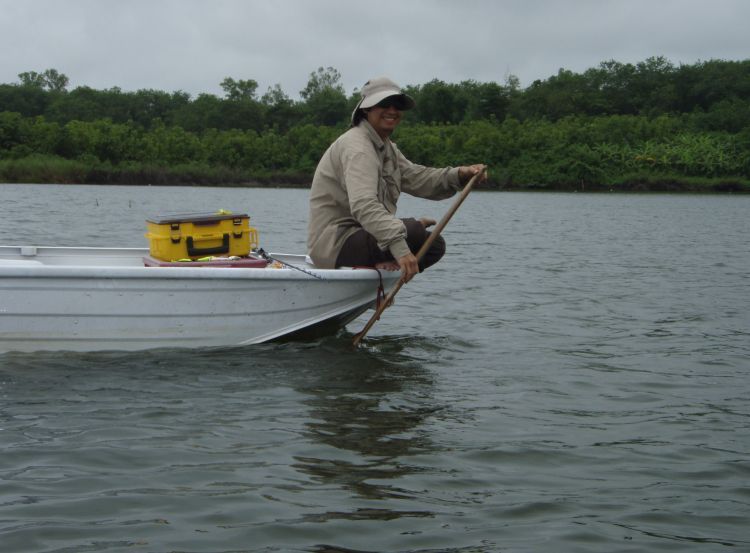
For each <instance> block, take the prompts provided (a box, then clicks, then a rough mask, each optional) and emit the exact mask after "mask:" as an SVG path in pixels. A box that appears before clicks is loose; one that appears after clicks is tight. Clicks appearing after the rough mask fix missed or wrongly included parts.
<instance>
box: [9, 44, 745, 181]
mask: <svg viewBox="0 0 750 553" xmlns="http://www.w3.org/2000/svg"><path fill="white" fill-rule="evenodd" d="M340 79H341V77H340V75H339V73H338V72H337V71H336V70H335V69H333V68H330V67H329V68H327V69H324V68H319V69H318V70H317V71H316V72H313V73H311V75H310V79H309V81H308V84H307V87H306V88H305V89H304V90H302V91H300V98H301V99H300V100H299V101H293V100H291V99H290V98H289V97H288V96H287V95H286V94H285V93H284V92H283V91H282V90H281V88H280V86H279V85H276V86H275V87H271V88H269V90H268V91H267V92H266V93H265V94H264V95H262V96H261V97H258V94H257V83H256V82H255V81H253V80H244V81H243V80H240V81H236V80H234V79H232V78H226V79H225V80H224V81H223V82H222V83H221V86H222V89H223V90H224V92H225V96H224V97H223V98H219V97H217V96H214V95H210V94H200V95H198V96H197V97H196V98H191V97H190V95H189V94H187V93H184V92H175V93H167V92H161V91H155V90H139V91H137V92H123V91H122V90H120V89H119V88H113V89H107V90H94V89H91V88H89V87H78V88H75V89H74V90H71V91H68V90H67V86H68V78H67V77H66V76H65V75H63V74H61V73H59V72H57V71H56V70H54V69H48V70H46V71H44V72H43V73H35V72H29V73H22V74H20V75H19V81H20V82H19V83H11V84H0V183H42V184H43V183H58V184H103V185H108V184H111V185H159V186H169V185H183V186H184V185H187V186H238V187H300V188H304V187H309V185H310V182H311V180H312V174H313V172H314V170H315V166H316V164H317V161H318V159H319V158H320V156H321V155H322V153H323V151H324V150H325V149H326V148H327V147H328V145H329V144H330V143H331V142H332V141H333V140H335V138H336V137H337V136H338V135H339V134H341V133H342V132H343V131H344V130H345V129H346V128H347V124H348V118H349V116H350V114H351V111H352V109H353V107H354V105H355V104H356V102H357V100H358V92H357V91H354V92H353V93H352V94H351V95H349V96H347V95H346V94H345V92H344V90H343V86H342V85H341V84H340ZM405 90H406V92H407V93H408V94H410V95H412V96H413V97H414V98H415V100H416V102H417V108H416V109H415V110H412V111H410V112H408V113H407V114H406V116H405V119H404V122H403V123H402V125H401V126H400V127H399V129H398V131H397V133H396V134H395V135H394V142H396V143H397V144H398V146H399V148H400V149H401V150H402V151H403V152H404V154H405V155H406V156H407V157H408V158H410V159H411V160H413V161H415V162H418V163H422V164H424V165H430V166H437V167H440V166H446V165H460V164H463V163H468V162H482V163H487V164H488V166H489V174H490V180H489V182H488V183H487V184H486V185H484V186H483V187H482V188H484V189H489V190H509V191H510V190H513V191H516V190H533V191H544V190H554V191H585V192H600V191H601V192H604V191H606V192H610V191H611V192H690V193H696V192H705V193H748V192H750V60H744V61H722V60H711V61H707V62H700V63H697V64H694V65H680V66H677V67H676V66H674V65H672V64H671V63H670V62H669V61H667V60H665V59H664V58H649V59H647V60H645V61H644V62H641V63H638V64H635V65H633V64H621V63H619V62H615V61H608V62H602V63H601V64H600V65H599V66H598V67H596V68H592V69H589V70H587V71H585V72H583V73H573V72H570V71H567V70H563V69H561V70H560V71H559V72H558V74H557V75H555V76H552V77H550V78H548V79H546V80H543V81H541V80H540V81H535V82H534V83H532V84H531V85H530V86H529V87H527V88H525V89H521V88H520V86H519V83H518V80H517V79H516V78H515V77H513V76H512V75H511V76H509V77H507V78H506V80H505V82H504V84H498V83H493V82H490V83H477V82H474V81H465V82H462V83H459V84H450V83H444V82H442V81H439V80H433V81H430V82H429V83H427V84H424V85H412V86H407V87H405Z"/></svg>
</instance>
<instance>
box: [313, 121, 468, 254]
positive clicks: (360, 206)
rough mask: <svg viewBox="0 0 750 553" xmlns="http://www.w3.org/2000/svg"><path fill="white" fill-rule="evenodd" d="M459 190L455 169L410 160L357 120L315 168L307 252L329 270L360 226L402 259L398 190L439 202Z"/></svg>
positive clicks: (405, 251) (405, 247)
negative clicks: (397, 215)
mask: <svg viewBox="0 0 750 553" xmlns="http://www.w3.org/2000/svg"><path fill="white" fill-rule="evenodd" d="M459 188H460V182H459V178H458V168H452V167H445V168H442V169H435V168H431V167H424V166H422V165H417V164H414V163H412V162H410V161H409V160H408V159H406V158H405V157H404V155H403V154H402V153H401V152H400V151H399V149H398V148H397V147H396V145H395V144H394V143H393V142H391V141H390V140H388V139H386V140H383V139H382V138H380V136H379V135H378V134H377V133H376V132H375V129H373V128H372V126H371V125H370V124H369V123H368V122H367V121H362V122H360V123H359V125H357V126H356V127H352V128H351V129H349V130H348V131H347V132H345V133H344V134H342V135H341V136H340V137H339V138H338V139H337V140H336V141H335V142H334V143H333V144H331V146H330V147H329V148H328V150H326V152H325V153H324V154H323V157H322V158H321V160H320V163H319V164H318V167H317V169H316V170H315V176H314V178H313V182H312V188H311V190H310V217H309V224H308V236H307V250H308V254H309V255H310V257H311V258H312V260H313V262H314V263H315V265H317V266H318V267H321V268H333V267H334V266H335V264H336V258H337V257H338V254H339V251H341V247H342V246H343V245H344V242H345V241H346V239H347V238H349V236H351V235H352V234H354V233H355V232H356V231H357V229H359V228H364V229H365V230H366V231H367V232H369V233H370V234H372V235H373V236H374V237H375V239H376V240H377V241H378V246H379V247H380V249H382V250H383V251H386V250H390V252H391V254H392V255H393V257H394V258H395V259H398V258H400V257H403V256H404V255H407V254H408V253H409V252H410V250H409V246H408V245H407V244H406V228H405V227H404V224H403V223H402V222H401V220H400V219H398V218H397V217H396V204H397V202H398V198H399V196H400V195H401V192H406V193H407V194H411V195H412V196H417V197H420V198H428V199H433V200H442V199H444V198H448V197H450V196H452V195H453V194H454V193H455V192H456V191H457V190H459Z"/></svg>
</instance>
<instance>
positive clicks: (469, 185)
mask: <svg viewBox="0 0 750 553" xmlns="http://www.w3.org/2000/svg"><path fill="white" fill-rule="evenodd" d="M486 170H487V167H486V166H485V167H482V169H480V170H479V172H478V173H477V174H476V175H474V176H473V177H471V179H470V180H469V182H467V183H466V186H464V188H463V190H462V191H461V194H460V195H459V196H458V198H457V199H456V201H455V202H453V205H452V206H451V208H450V209H449V210H448V212H447V213H446V214H445V215H443V218H442V219H440V221H439V222H438V224H437V225H435V228H434V229H432V231H430V235H429V236H428V237H427V240H425V241H424V244H422V247H421V248H419V251H418V252H417V255H416V257H417V261H419V260H420V259H422V258H423V257H424V255H425V253H427V250H429V249H430V246H432V243H433V242H434V241H435V240H437V237H438V236H440V233H441V232H443V229H444V228H445V226H446V225H447V224H448V221H450V220H451V217H453V214H454V213H456V211H458V208H459V207H461V204H462V203H463V202H464V200H465V199H466V197H467V196H468V195H469V193H470V192H471V190H472V188H474V184H475V183H476V182H477V181H478V180H479V177H481V176H482V175H483V174H484V172H485V171H486ZM403 285H404V279H403V278H400V279H399V280H398V282H397V283H396V284H395V285H394V286H393V288H391V290H390V291H389V292H388V295H387V296H386V297H385V299H384V300H383V301H382V302H380V305H378V307H377V309H376V310H375V313H374V314H373V316H372V317H370V320H369V321H367V324H366V325H365V327H364V328H363V329H362V330H361V331H360V332H359V334H355V336H354V339H353V340H352V343H353V344H354V345H355V346H358V345H359V343H360V342H361V341H362V338H364V337H365V335H366V334H367V333H368V332H369V331H370V329H371V328H372V327H373V325H374V324H375V322H376V321H377V320H378V319H379V318H380V315H382V314H383V311H385V310H386V308H387V307H388V306H389V305H390V304H391V303H392V301H393V298H394V297H395V296H396V294H398V291H399V290H401V287H402V286H403Z"/></svg>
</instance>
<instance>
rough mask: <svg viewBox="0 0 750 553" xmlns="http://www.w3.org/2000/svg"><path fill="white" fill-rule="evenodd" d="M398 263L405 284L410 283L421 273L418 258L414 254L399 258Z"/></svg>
mask: <svg viewBox="0 0 750 553" xmlns="http://www.w3.org/2000/svg"><path fill="white" fill-rule="evenodd" d="M397 261H398V265H399V267H401V280H403V281H404V283H407V282H409V281H410V280H411V279H412V278H413V277H414V275H416V274H417V273H419V265H418V264H417V258H416V256H415V255H414V254H413V253H408V254H406V255H405V256H403V257H399V258H398V260H397Z"/></svg>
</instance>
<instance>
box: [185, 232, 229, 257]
mask: <svg viewBox="0 0 750 553" xmlns="http://www.w3.org/2000/svg"><path fill="white" fill-rule="evenodd" d="M185 242H186V245H187V253H188V257H194V256H202V255H209V254H215V253H229V234H228V233H224V237H223V238H222V239H221V246H214V247H213V248H196V247H195V244H194V243H193V237H192V236H188V237H187V239H186V240H185Z"/></svg>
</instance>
